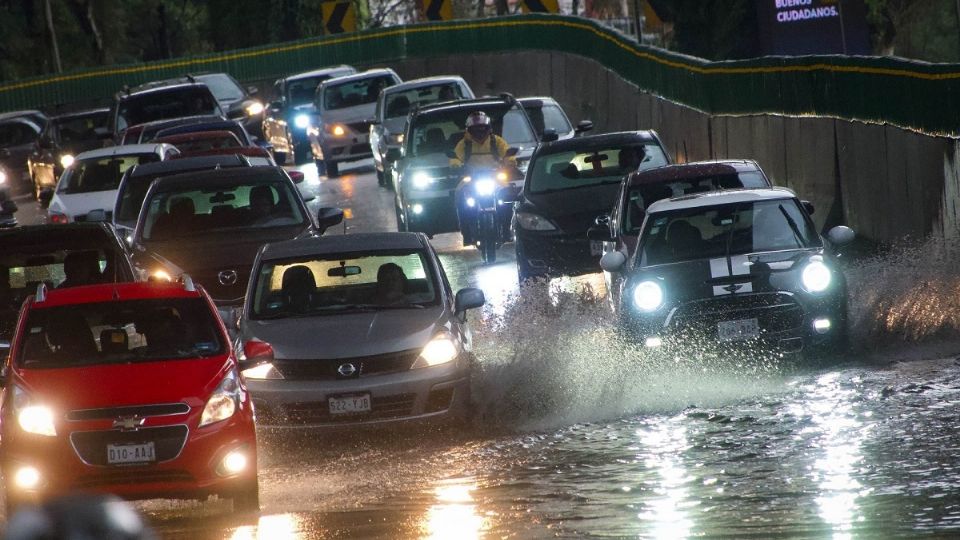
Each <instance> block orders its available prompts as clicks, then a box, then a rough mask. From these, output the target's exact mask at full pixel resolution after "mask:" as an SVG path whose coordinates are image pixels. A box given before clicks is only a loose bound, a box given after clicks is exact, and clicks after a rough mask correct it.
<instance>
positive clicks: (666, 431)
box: [637, 416, 696, 538]
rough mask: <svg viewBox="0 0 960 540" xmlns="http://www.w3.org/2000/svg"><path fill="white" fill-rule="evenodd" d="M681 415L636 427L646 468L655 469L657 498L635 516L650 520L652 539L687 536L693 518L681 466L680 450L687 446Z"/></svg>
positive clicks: (684, 449)
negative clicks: (689, 511)
mask: <svg viewBox="0 0 960 540" xmlns="http://www.w3.org/2000/svg"><path fill="white" fill-rule="evenodd" d="M682 420H683V417H682V416H680V417H674V418H671V419H668V420H666V421H664V422H662V423H659V424H657V425H655V426H653V427H651V428H650V429H639V430H637V437H638V438H639V439H640V442H641V443H642V444H643V445H644V447H645V450H646V452H645V454H646V459H644V463H645V465H646V467H647V468H648V469H650V470H652V471H656V473H657V475H658V476H659V478H658V480H656V481H655V482H653V484H654V485H653V486H652V488H653V492H654V493H655V494H656V497H654V498H652V499H650V500H647V501H645V502H644V506H645V508H646V510H645V511H643V512H641V513H640V514H639V515H638V517H639V518H640V519H641V520H642V521H644V522H647V523H649V526H650V528H651V531H650V534H651V536H653V537H654V538H687V537H688V536H690V534H691V529H692V528H693V521H692V520H691V519H690V516H689V514H688V512H687V510H688V509H689V508H690V507H691V506H693V505H695V504H696V502H695V501H691V500H689V493H688V490H687V484H688V483H689V482H690V481H691V480H692V478H691V477H690V475H689V474H687V471H686V469H685V468H684V465H683V453H684V452H685V451H686V450H687V449H688V448H689V444H688V442H687V437H686V427H685V426H684V424H683V423H682Z"/></svg>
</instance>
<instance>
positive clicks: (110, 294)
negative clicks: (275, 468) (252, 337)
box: [0, 277, 259, 515]
mask: <svg viewBox="0 0 960 540" xmlns="http://www.w3.org/2000/svg"><path fill="white" fill-rule="evenodd" d="M249 353H250V355H251V356H254V357H255V356H257V351H249ZM0 379H2V383H3V398H2V403H0V452H2V458H0V463H2V468H3V478H4V482H5V491H6V502H7V508H8V512H9V511H10V510H12V509H13V508H15V507H16V506H17V505H19V504H21V503H23V502H28V501H29V502H33V501H37V500H42V499H46V498H48V497H52V496H56V495H60V494H64V493H66V492H71V491H76V490H81V491H93V492H101V493H112V494H115V495H118V496H121V497H124V498H128V499H149V498H203V497H206V496H208V495H211V494H217V495H220V496H222V497H229V498H232V499H233V508H234V511H235V512H238V513H251V512H256V511H258V510H259V495H258V483H257V454H256V447H257V444H256V433H255V430H254V414H253V405H252V402H251V401H250V397H249V395H248V393H247V389H246V385H245V383H244V381H243V379H242V378H241V377H240V375H239V373H238V362H237V358H236V354H235V352H234V350H233V348H232V347H231V345H230V340H229V339H228V336H227V332H226V329H225V328H224V326H223V324H222V322H221V320H220V318H219V316H218V315H217V310H216V308H215V307H214V305H213V302H212V301H211V300H210V297H209V296H208V295H207V293H206V292H205V291H204V290H203V289H202V288H200V287H199V286H196V287H195V286H194V285H193V282H192V280H190V278H189V277H184V279H183V282H182V283H179V284H171V283H162V284H161V283H124V284H105V285H91V286H86V287H76V288H71V289H63V290H50V291H48V290H47V288H46V286H45V285H40V286H39V287H38V289H37V293H36V295H34V296H31V297H28V298H27V299H26V300H25V302H24V304H23V308H22V311H21V314H20V319H19V322H18V324H17V329H16V331H15V333H14V337H13V340H12V343H11V348H10V356H9V358H8V360H7V362H6V364H5V367H4V371H3V374H2V378H0ZM8 515H10V514H9V513H8Z"/></svg>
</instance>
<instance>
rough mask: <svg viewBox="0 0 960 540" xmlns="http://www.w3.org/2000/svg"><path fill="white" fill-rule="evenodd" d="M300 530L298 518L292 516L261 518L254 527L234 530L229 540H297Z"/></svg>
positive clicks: (299, 536)
mask: <svg viewBox="0 0 960 540" xmlns="http://www.w3.org/2000/svg"><path fill="white" fill-rule="evenodd" d="M302 530H303V527H301V523H300V520H299V518H297V516H295V515H293V514H277V515H273V516H261V517H260V520H259V521H258V522H257V524H256V525H248V526H244V527H240V528H238V529H237V530H235V531H234V532H233V534H232V535H231V536H230V540H299V539H300V538H302V537H301V535H300V532H301V531H302Z"/></svg>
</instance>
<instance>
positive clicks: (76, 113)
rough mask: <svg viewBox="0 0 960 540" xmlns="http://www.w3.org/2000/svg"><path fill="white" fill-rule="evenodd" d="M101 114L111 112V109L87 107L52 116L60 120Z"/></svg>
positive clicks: (53, 118)
mask: <svg viewBox="0 0 960 540" xmlns="http://www.w3.org/2000/svg"><path fill="white" fill-rule="evenodd" d="M101 114H110V109H108V108H106V107H103V108H99V109H87V110H84V111H73V112H68V113H63V114H58V115H57V116H54V117H52V118H51V120H53V121H54V122H60V121H62V120H70V119H72V118H80V117H83V116H96V115H101Z"/></svg>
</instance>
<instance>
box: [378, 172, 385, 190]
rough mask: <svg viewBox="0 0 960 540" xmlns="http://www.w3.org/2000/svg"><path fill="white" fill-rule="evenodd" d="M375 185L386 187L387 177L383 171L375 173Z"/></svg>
mask: <svg viewBox="0 0 960 540" xmlns="http://www.w3.org/2000/svg"><path fill="white" fill-rule="evenodd" d="M377 185H379V186H380V187H386V186H387V175H386V173H385V172H383V171H377Z"/></svg>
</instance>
